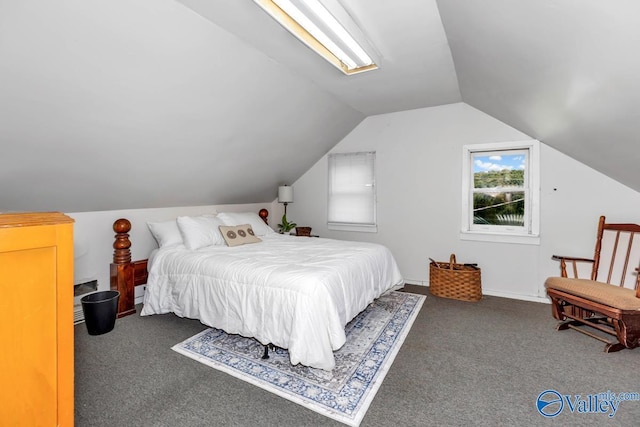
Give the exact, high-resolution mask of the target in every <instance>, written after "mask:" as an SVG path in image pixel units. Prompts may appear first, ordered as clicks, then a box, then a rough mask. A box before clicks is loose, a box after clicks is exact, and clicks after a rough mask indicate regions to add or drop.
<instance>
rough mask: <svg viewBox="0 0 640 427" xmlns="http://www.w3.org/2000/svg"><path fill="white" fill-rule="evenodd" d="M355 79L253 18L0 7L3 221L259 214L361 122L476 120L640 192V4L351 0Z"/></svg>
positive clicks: (228, 5)
mask: <svg viewBox="0 0 640 427" xmlns="http://www.w3.org/2000/svg"><path fill="white" fill-rule="evenodd" d="M342 3H343V4H344V5H345V8H346V9H347V10H348V11H349V12H350V13H351V15H352V17H353V18H354V20H355V21H356V22H358V23H359V24H360V26H361V27H362V29H363V31H364V32H365V33H366V35H367V36H368V37H369V39H370V40H371V42H372V43H373V44H374V45H375V46H376V47H377V49H378V55H379V56H380V58H381V61H380V66H381V68H380V69H379V70H376V71H373V72H368V73H364V74H359V75H354V76H345V75H343V74H342V73H341V72H339V71H338V70H336V69H335V68H333V67H332V66H330V65H328V64H327V63H325V62H324V60H322V59H320V58H318V57H317V56H315V54H313V53H312V52H311V51H310V50H309V49H307V48H306V47H305V46H304V45H302V44H301V43H300V42H299V41H297V40H296V39H294V38H293V37H292V36H290V35H289V33H288V32H286V30H284V29H282V28H281V27H279V26H278V24H276V23H275V21H273V20H272V19H271V18H270V17H269V16H268V15H267V14H266V13H264V12H263V11H262V10H261V9H260V8H259V7H257V6H256V5H255V4H254V3H253V1H251V0H234V1H230V0H180V1H179V2H176V1H173V0H136V1H131V0H111V1H107V0H96V1H91V2H87V1H84V0H64V1H62V2H50V1H47V0H25V1H20V2H0V94H1V96H0V148H1V149H2V155H1V156H0V211H1V210H61V211H64V212H78V211H93V210H107V209H132V208H145V207H164V206H191V205H205V204H207V205H208V204H224V203H244V202H262V201H264V202H267V201H271V200H273V199H274V198H275V197H276V188H277V186H278V185H279V184H283V183H291V182H293V181H294V180H295V179H297V178H298V177H299V176H300V175H301V174H302V173H304V172H305V171H306V170H307V169H308V168H309V167H310V166H311V165H313V164H314V163H315V162H316V161H317V160H318V159H320V158H321V157H322V155H323V154H325V153H326V152H327V151H328V150H330V149H331V147H333V146H334V145H335V144H336V143H337V142H339V141H340V140H341V139H342V138H343V137H344V136H345V135H346V134H347V133H349V132H350V131H351V130H352V129H353V128H354V127H355V126H357V125H358V123H360V121H362V120H363V119H364V118H365V117H366V116H367V115H371V114H380V113H386V112H392V111H401V110H407V109H413V108H420V107H428V106H436V105H442V104H447V103H452V102H460V101H464V102H466V103H468V104H470V105H472V106H474V107H475V108H478V109H480V110H482V111H484V112H486V113H487V114H490V115H492V116H494V117H496V118H498V119H500V120H502V121H504V122H505V123H507V124H509V125H511V126H513V127H515V128H517V129H518V130H520V131H522V132H524V133H527V134H529V135H531V136H533V137H536V138H538V139H540V140H541V141H543V142H545V143H546V144H548V145H550V146H552V147H555V148H556V149H558V150H560V151H563V152H565V153H566V154H568V155H570V156H572V157H574V158H576V159H578V160H580V161H582V162H583V163H585V164H587V165H590V166H592V167H593V168H595V169H597V170H600V171H601V172H603V173H605V174H607V175H609V176H611V177H612V178H614V179H617V180H619V181H620V182H622V183H624V184H626V185H628V186H629V187H631V188H634V189H636V190H640V169H638V168H637V166H636V165H637V164H638V160H640V154H639V152H638V150H637V149H636V139H637V135H638V134H640V132H639V131H640V129H639V128H640V117H639V115H640V110H639V109H638V107H637V106H638V105H639V102H638V101H640V99H639V98H640V90H638V88H637V86H636V80H637V76H638V75H640V57H639V56H638V55H637V51H638V47H639V46H640V43H639V42H640V25H638V16H640V13H639V12H640V5H636V2H634V1H630V0H629V1H621V0H613V1H607V2H603V1H599V0H582V1H577V0H573V1H569V0H556V1H551V0H520V1H518V2H513V1H509V0H483V1H482V2H471V1H468V0H467V1H464V0H442V1H434V0H395V1H393V2H391V1H382V0H380V1H372V0H343V1H342Z"/></svg>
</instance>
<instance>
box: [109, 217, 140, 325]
mask: <svg viewBox="0 0 640 427" xmlns="http://www.w3.org/2000/svg"><path fill="white" fill-rule="evenodd" d="M130 230H131V222H129V220H127V219H125V218H120V219H118V220H116V222H114V223H113V231H115V232H116V236H115V241H114V242H113V249H114V251H113V263H111V289H112V290H114V291H119V292H120V301H119V302H118V317H123V316H128V315H129V314H133V313H135V312H136V308H135V286H134V271H135V269H134V266H133V264H132V263H131V249H130V248H131V241H130V240H129V234H128V233H129V231H130Z"/></svg>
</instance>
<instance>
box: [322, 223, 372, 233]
mask: <svg viewBox="0 0 640 427" xmlns="http://www.w3.org/2000/svg"><path fill="white" fill-rule="evenodd" d="M327 228H328V229H329V230H335V231H360V232H363V233H377V232H378V226H377V225H363V224H335V223H334V224H331V223H329V224H327Z"/></svg>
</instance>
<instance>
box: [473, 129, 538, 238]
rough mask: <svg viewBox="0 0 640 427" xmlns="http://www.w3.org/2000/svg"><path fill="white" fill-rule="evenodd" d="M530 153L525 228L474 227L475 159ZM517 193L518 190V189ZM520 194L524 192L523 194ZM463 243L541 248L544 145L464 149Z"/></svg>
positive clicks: (501, 144)
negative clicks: (492, 155)
mask: <svg viewBox="0 0 640 427" xmlns="http://www.w3.org/2000/svg"><path fill="white" fill-rule="evenodd" d="M517 151H521V152H526V155H527V168H526V169H525V183H526V184H528V185H527V187H526V188H525V189H524V192H525V225H524V226H523V227H519V226H500V225H478V224H473V212H472V210H473V194H474V193H476V192H478V191H476V189H475V186H474V180H473V159H474V155H478V154H482V155H487V156H488V155H491V154H497V153H505V152H510V153H512V152H517ZM514 190H515V189H514ZM519 191H520V190H519ZM460 239H461V240H475V241H486V242H503V243H521V244H532V245H538V244H540V142H539V141H536V140H528V141H513V142H498V143H486V144H471V145H465V146H463V147H462V209H461V228H460Z"/></svg>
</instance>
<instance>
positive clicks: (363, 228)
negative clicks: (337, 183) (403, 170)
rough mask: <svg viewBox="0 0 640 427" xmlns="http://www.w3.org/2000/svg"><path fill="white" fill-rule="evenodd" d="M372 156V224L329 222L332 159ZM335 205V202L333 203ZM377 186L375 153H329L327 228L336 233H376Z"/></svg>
mask: <svg viewBox="0 0 640 427" xmlns="http://www.w3.org/2000/svg"><path fill="white" fill-rule="evenodd" d="M358 155H363V156H372V161H371V170H370V172H371V176H372V182H371V184H370V185H371V187H372V198H371V206H370V207H371V211H370V213H371V214H372V218H373V222H372V223H369V222H367V223H364V222H362V223H359V222H342V221H330V218H329V216H330V215H331V204H332V200H331V197H332V194H333V192H332V174H331V171H332V169H333V165H332V161H333V160H332V159H334V158H336V157H337V156H358ZM333 203H335V201H334V202H333ZM377 205H378V198H377V185H376V152H375V151H358V152H343V153H330V154H328V155H327V228H328V229H329V230H336V231H358V232H367V233H376V232H377V231H378V223H377V221H378V220H377Z"/></svg>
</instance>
